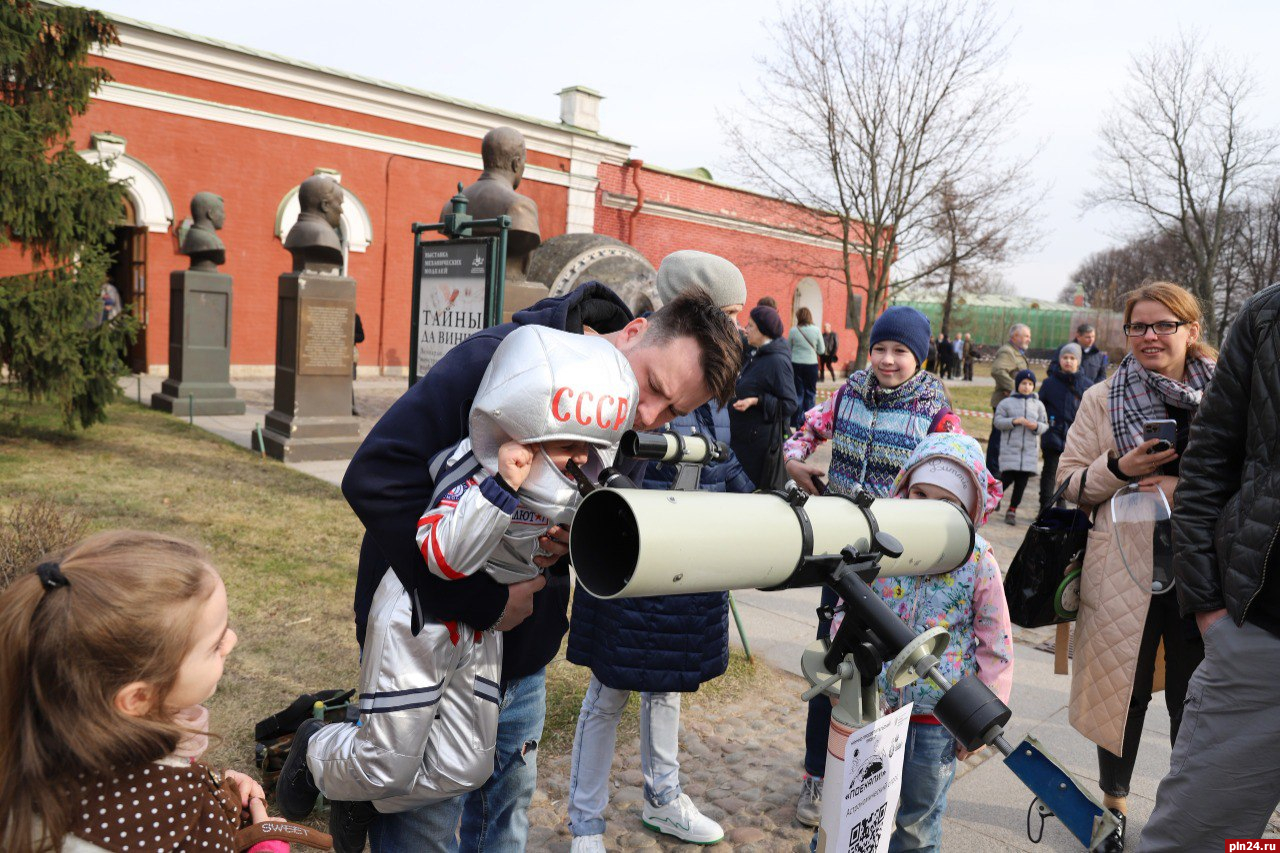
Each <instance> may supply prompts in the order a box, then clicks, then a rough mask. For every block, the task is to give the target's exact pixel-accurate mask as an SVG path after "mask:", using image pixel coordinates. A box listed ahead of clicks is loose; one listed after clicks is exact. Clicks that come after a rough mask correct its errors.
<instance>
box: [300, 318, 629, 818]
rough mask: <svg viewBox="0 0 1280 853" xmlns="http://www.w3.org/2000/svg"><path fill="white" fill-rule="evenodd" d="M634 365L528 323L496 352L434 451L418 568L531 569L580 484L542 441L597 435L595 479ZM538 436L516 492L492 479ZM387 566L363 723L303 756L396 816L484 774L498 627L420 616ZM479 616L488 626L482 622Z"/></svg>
mask: <svg viewBox="0 0 1280 853" xmlns="http://www.w3.org/2000/svg"><path fill="white" fill-rule="evenodd" d="M637 399H638V389H637V386H636V380H635V376H634V375H633V374H632V372H631V367H630V365H628V364H627V361H626V359H625V358H624V357H623V356H622V354H621V353H620V352H618V350H617V349H616V348H615V347H614V346H613V345H612V344H610V343H609V342H607V341H605V340H603V339H602V338H594V337H586V336H583V335H574V334H570V333H568V332H560V331H556V330H554V329H548V328H545V327H542V326H523V327H521V328H519V329H516V330H515V331H513V332H512V333H511V334H509V335H508V336H507V337H506V338H505V339H504V340H503V341H502V343H501V344H499V345H498V348H497V350H495V351H494V354H493V359H492V360H491V361H490V364H489V368H488V370H486V371H485V374H484V378H483V379H482V380H481V382H480V388H479V390H478V391H477V393H476V397H475V401H474V403H473V404H472V407H471V415H470V435H469V437H468V438H466V439H463V440H462V441H461V442H459V443H458V444H457V445H455V446H453V447H451V448H447V449H445V450H443V451H441V452H440V453H438V454H437V455H436V456H435V457H434V458H433V459H432V461H431V466H430V472H431V476H432V479H433V481H434V483H435V489H434V491H433V495H432V501H431V506H430V507H428V508H427V510H426V512H424V514H423V516H422V520H421V521H419V525H418V546H419V548H420V549H421V551H422V554H423V561H424V565H423V570H424V571H431V572H432V573H434V574H436V575H438V576H439V577H442V578H445V579H450V580H451V579H457V578H464V577H467V576H469V575H471V574H473V573H475V572H477V571H485V572H488V573H489V574H490V575H491V576H492V577H493V578H494V579H495V580H497V581H498V582H500V583H506V584H511V583H517V582H520V581H524V580H529V579H531V578H533V577H535V576H536V575H537V574H538V573H539V572H540V571H541V569H540V568H539V567H538V566H537V565H535V563H534V558H535V557H537V556H539V555H540V554H541V553H542V552H541V551H540V549H539V546H538V538H539V537H540V536H542V535H543V534H544V533H546V532H547V530H548V529H550V528H551V527H552V526H554V525H556V524H567V523H568V522H569V521H570V519H571V518H572V516H573V511H574V509H575V508H576V507H577V504H578V500H579V495H578V491H577V489H576V487H575V485H574V483H573V481H572V480H571V479H570V478H569V477H568V476H567V475H566V474H565V473H564V472H563V471H559V470H557V469H556V467H555V465H554V464H553V463H552V461H551V459H550V457H548V456H547V454H546V451H545V450H544V449H543V448H542V446H541V443H542V442H546V441H556V440H573V441H585V442H587V443H589V444H590V445H592V452H591V454H590V458H589V461H588V463H587V464H586V465H584V466H583V470H584V471H585V472H586V473H587V475H588V476H590V477H592V478H593V480H594V478H595V476H596V475H598V473H599V472H600V471H602V470H603V469H604V468H605V467H606V466H608V465H609V464H610V463H611V462H612V461H613V455H614V448H615V447H616V445H617V443H618V440H619V439H620V438H621V437H622V434H623V433H624V432H626V431H627V430H628V429H630V428H631V425H632V422H633V421H634V418H635V408H636V403H637ZM512 439H514V440H516V441H519V442H520V443H522V444H538V449H537V451H536V452H535V453H534V459H533V463H532V464H531V466H530V470H529V474H528V476H527V477H526V479H525V481H524V483H523V484H522V485H521V486H520V488H519V489H518V490H516V491H515V492H514V493H512V491H511V490H510V487H509V486H507V485H506V484H505V483H504V482H502V480H501V478H499V477H495V476H494V472H496V471H497V470H498V449H499V448H500V447H501V446H502V444H503V443H504V442H506V441H508V440H512ZM415 610H416V612H417V613H418V614H419V615H420V616H421V614H423V612H424V611H423V608H422V606H421V602H414V601H411V600H410V596H409V594H408V593H407V592H406V591H405V589H404V587H403V586H402V585H401V584H400V581H399V580H398V579H397V578H396V575H395V572H391V571H388V572H386V573H385V574H384V575H383V577H382V582H381V584H380V585H379V587H378V590H377V592H376V593H375V595H374V598H373V605H372V608H371V610H370V613H369V627H368V630H367V632H366V634H365V645H364V656H363V658H362V661H361V666H360V718H359V723H358V724H355V725H352V724H334V725H329V726H325V727H324V728H322V729H320V730H319V731H318V732H316V733H315V735H313V737H312V739H311V742H310V743H309V744H308V749H307V766H308V768H309V769H310V771H311V774H312V776H313V778H314V779H315V782H316V785H317V787H319V789H320V790H321V791H322V792H323V793H324V795H325V796H327V797H329V798H330V799H333V800H343V801H373V803H374V806H375V807H376V808H377V809H378V811H380V812H383V813H392V812H399V811H407V810H409V809H414V808H418V807H420V806H423V805H425V804H427V803H432V802H436V801H439V800H444V799H448V798H451V797H454V796H457V795H459V794H462V793H465V792H467V791H471V790H475V789H476V788H478V787H480V786H481V785H483V784H484V782H485V781H486V780H487V779H488V778H489V776H490V775H491V774H492V772H493V757H494V745H495V741H496V738H497V726H498V701H499V692H498V691H499V687H498V682H499V678H500V676H501V670H502V635H501V634H500V633H498V632H496V631H493V630H477V629H476V628H475V627H474V626H467V625H462V624H459V623H454V622H436V621H433V620H431V619H430V618H429V617H428V618H422V619H420V621H421V623H422V630H421V631H420V632H419V633H418V634H416V635H415V634H414V633H413V630H412V628H413V623H414V618H413V617H414V612H415ZM486 627H487V626H486Z"/></svg>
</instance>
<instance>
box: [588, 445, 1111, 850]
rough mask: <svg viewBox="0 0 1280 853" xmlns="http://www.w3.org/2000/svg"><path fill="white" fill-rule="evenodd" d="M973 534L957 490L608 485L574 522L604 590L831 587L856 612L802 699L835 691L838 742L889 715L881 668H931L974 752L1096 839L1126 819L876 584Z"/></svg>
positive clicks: (816, 655) (949, 713) (829, 800)
mask: <svg viewBox="0 0 1280 853" xmlns="http://www.w3.org/2000/svg"><path fill="white" fill-rule="evenodd" d="M653 446H654V448H655V449H654V451H653V452H657V450H656V443H655V444H654V445H653ZM624 452H625V449H624ZM974 545H975V532H974V528H973V524H972V521H971V520H970V518H969V516H968V515H967V514H966V513H965V512H964V511H963V510H961V509H960V508H959V507H957V506H956V505H955V504H952V503H950V502H948V501H928V500H875V499H873V498H872V497H871V496H870V495H868V494H867V493H866V492H862V491H859V492H856V493H855V494H853V495H850V496H844V495H829V496H822V497H811V496H809V495H806V494H804V493H803V492H800V491H799V490H798V489H796V488H794V486H792V487H791V488H790V489H788V490H787V491H785V492H782V491H779V492H767V493H755V494H750V495H743V494H722V493H711V492H696V491H694V492H690V491H678V490H676V491H656V490H640V489H628V488H596V489H595V490H594V491H592V492H591V493H590V494H588V495H587V496H586V497H585V498H583V500H582V503H581V504H580V505H579V507H578V510H577V513H576V515H575V517H574V521H573V525H572V527H571V528H570V532H569V557H570V562H571V563H572V565H573V568H574V571H575V572H576V574H577V577H578V582H579V583H581V584H582V587H583V588H584V589H585V590H586V591H587V592H588V593H589V594H591V595H593V596H596V597H597V598H606V599H608V598H634V597H642V596H654V595H682V594H687V593H695V592H718V591H730V590H735V589H753V588H755V589H762V590H778V589H787V588H793V587H805V586H817V585H820V584H825V585H827V586H829V587H830V588H832V589H833V590H835V591H836V592H837V593H839V595H840V596H841V598H842V599H843V602H844V603H843V605H842V607H843V609H844V611H845V618H844V620H843V622H842V623H841V625H840V628H839V630H838V631H837V632H836V636H835V637H834V638H833V639H832V640H831V641H829V642H828V641H826V640H821V641H818V642H816V643H814V644H812V645H811V646H809V647H808V648H807V649H806V650H805V652H804V654H803V656H802V659H801V670H802V671H803V673H804V675H805V677H806V678H807V679H808V680H809V683H810V684H811V685H813V686H812V687H811V688H810V689H809V690H808V691H806V693H805V694H804V695H803V697H802V698H804V699H805V700H809V699H811V698H813V697H815V696H817V695H819V694H826V695H829V696H831V697H832V699H833V701H835V702H836V704H835V707H834V708H833V710H832V718H831V731H832V740H831V742H832V743H833V744H841V745H842V744H843V743H844V742H847V740H848V738H849V736H850V735H851V734H852V733H853V732H854V730H856V729H857V728H859V727H861V726H863V725H866V724H868V723H871V722H874V721H875V720H876V719H878V718H879V716H880V705H879V695H878V690H877V687H876V679H877V677H878V676H879V674H880V672H881V670H882V669H885V667H886V665H887V667H888V668H887V678H888V679H889V681H890V682H891V683H893V684H894V685H896V686H898V687H902V686H905V685H906V684H909V683H910V682H912V681H914V680H916V679H920V678H927V679H929V680H930V681H932V682H933V683H934V684H936V685H937V686H938V688H939V689H940V690H941V691H942V692H943V696H942V698H941V699H940V700H939V701H938V703H937V705H936V706H935V708H934V712H933V713H934V716H935V717H937V719H938V721H939V722H941V723H942V725H943V726H944V727H945V728H946V729H947V731H949V732H950V733H951V734H952V736H954V737H955V739H956V740H957V741H958V742H959V743H960V744H962V745H963V746H964V747H965V748H966V749H968V750H970V751H972V750H975V749H978V748H979V747H981V746H984V745H991V746H994V747H995V748H996V749H998V750H999V751H1000V752H1001V753H1002V754H1003V755H1004V756H1005V765H1006V766H1007V767H1009V769H1010V770H1012V771H1013V773H1014V774H1015V775H1016V776H1017V777H1018V778H1019V779H1020V780H1022V782H1023V783H1024V784H1026V785H1027V787H1028V788H1030V789H1031V791H1032V792H1033V793H1034V794H1035V795H1036V799H1035V800H1034V801H1033V802H1032V806H1033V807H1034V808H1036V809H1037V810H1038V813H1039V815H1040V817H1041V820H1042V821H1043V820H1044V819H1045V818H1047V817H1049V816H1056V817H1057V818H1058V819H1059V820H1060V821H1061V822H1062V823H1063V825H1064V826H1066V828H1067V829H1068V830H1069V831H1070V832H1071V833H1072V834H1073V835H1075V836H1076V838H1077V839H1078V840H1080V841H1081V843H1082V844H1084V845H1085V847H1086V848H1087V849H1089V850H1093V849H1095V848H1096V847H1097V846H1098V845H1099V844H1101V843H1102V841H1103V840H1104V839H1105V838H1106V836H1107V835H1108V834H1109V833H1110V832H1111V831H1112V829H1113V828H1114V827H1115V825H1116V819H1115V817H1114V816H1113V815H1112V814H1111V812H1110V811H1108V810H1106V809H1104V808H1103V807H1102V804H1101V803H1100V802H1098V800H1097V799H1096V798H1095V797H1094V796H1093V795H1092V794H1090V793H1089V792H1087V791H1085V789H1084V788H1083V787H1082V786H1081V785H1080V784H1079V783H1078V782H1077V781H1076V780H1075V779H1074V777H1072V776H1071V775H1070V773H1068V772H1067V771H1066V770H1065V768H1063V767H1062V766H1061V764H1059V763H1058V762H1057V761H1055V760H1054V759H1053V758H1052V757H1051V756H1049V755H1048V754H1047V753H1046V752H1045V751H1044V750H1043V748H1042V747H1041V746H1040V745H1039V743H1037V742H1036V740H1035V738H1032V737H1028V738H1026V739H1025V740H1023V741H1022V742H1021V743H1020V744H1018V746H1017V747H1016V748H1015V747H1013V746H1011V745H1010V744H1009V742H1008V741H1007V740H1006V739H1005V737H1004V726H1005V725H1006V724H1007V723H1008V722H1009V719H1010V717H1011V716H1012V711H1010V709H1009V708H1008V706H1006V705H1005V704H1004V702H1002V701H1001V700H1000V699H999V697H997V696H996V695H995V694H994V693H992V692H991V690H990V688H988V687H987V686H986V685H985V684H983V683H982V682H981V681H980V680H979V679H978V678H977V676H975V675H970V676H966V677H964V678H962V679H960V680H959V681H958V682H955V683H952V682H951V681H950V680H949V679H948V678H947V677H946V676H945V675H944V674H943V673H942V672H941V670H940V669H939V663H940V658H941V656H942V654H943V652H944V650H945V649H946V647H947V644H948V643H949V641H950V637H949V635H948V633H947V631H946V630H945V629H943V628H941V627H934V628H931V629H929V630H927V631H925V632H924V633H922V634H920V635H918V636H917V635H916V634H915V633H914V632H913V631H912V630H911V629H910V628H909V627H907V625H906V624H905V623H904V622H903V621H902V620H901V619H899V618H898V616H897V615H896V614H895V613H894V612H893V611H892V610H891V609H889V607H888V605H886V604H885V602H884V601H883V600H882V599H881V598H880V596H879V594H878V593H876V592H875V590H873V589H872V588H871V587H870V586H869V583H870V582H871V581H873V580H875V579H876V578H880V577H889V576H902V575H928V574H940V573H943V572H947V571H951V570H953V569H956V568H959V567H960V566H962V565H964V564H965V563H966V562H968V560H969V558H970V556H971V555H972V554H973V549H974ZM843 765H844V750H843V747H842V746H841V748H840V749H836V748H834V747H832V748H828V750H827V769H826V773H825V779H826V782H825V783H824V785H827V786H832V788H831V789H830V790H826V791H824V793H823V797H822V802H823V814H822V822H821V831H820V838H819V844H820V846H819V849H820V850H836V849H841V850H842V849H843V848H840V847H839V841H838V840H836V839H834V835H835V834H836V833H835V829H836V828H837V827H839V825H840V808H841V804H842V803H843V799H844V798H843V796H842V793H843V792H842V790H841V788H842V786H843V780H844V766H843ZM1029 828H1030V814H1028V830H1029ZM824 836H825V837H824Z"/></svg>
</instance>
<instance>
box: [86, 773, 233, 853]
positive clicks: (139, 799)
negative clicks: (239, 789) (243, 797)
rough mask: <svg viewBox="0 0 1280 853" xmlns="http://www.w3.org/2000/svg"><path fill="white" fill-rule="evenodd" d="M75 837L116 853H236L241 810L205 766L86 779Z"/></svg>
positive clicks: (231, 793) (226, 789)
mask: <svg viewBox="0 0 1280 853" xmlns="http://www.w3.org/2000/svg"><path fill="white" fill-rule="evenodd" d="M76 788H77V790H75V791H73V795H74V796H75V797H76V803H77V805H76V807H75V808H74V809H73V810H72V814H71V822H70V826H69V828H68V831H69V833H70V834H71V835H74V836H75V837H77V838H79V839H82V840H84V841H87V842H89V843H91V844H96V845H97V846H99V847H101V848H103V849H104V850H110V851H112V853H138V851H146V853H235V849H236V848H235V832H236V830H237V829H238V828H239V825H240V819H239V816H240V804H239V800H238V799H237V797H236V796H235V794H234V791H233V790H232V788H231V786H230V785H229V784H228V785H225V786H224V783H223V780H222V778H221V776H220V775H219V774H216V773H214V771H212V770H210V769H209V768H208V767H206V766H205V765H203V764H191V765H188V766H182V767H174V766H168V765H163V764H145V765H143V766H141V767H136V768H133V769H130V770H127V771H123V772H119V773H116V774H114V776H111V777H95V776H88V775H86V776H82V777H81V778H80V779H79V780H78V783H77V785H76Z"/></svg>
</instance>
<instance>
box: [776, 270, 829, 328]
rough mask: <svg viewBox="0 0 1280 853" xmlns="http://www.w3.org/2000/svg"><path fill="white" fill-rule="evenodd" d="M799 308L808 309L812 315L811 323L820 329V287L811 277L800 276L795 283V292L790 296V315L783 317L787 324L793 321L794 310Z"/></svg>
mask: <svg viewBox="0 0 1280 853" xmlns="http://www.w3.org/2000/svg"><path fill="white" fill-rule="evenodd" d="M801 308H808V309H809V313H810V314H812V315H813V324H814V325H815V326H817V327H818V328H819V329H821V328H822V288H821V287H820V286H819V285H818V283H817V282H816V281H814V280H813V279H811V278H802V279H800V283H799V284H797V285H796V289H795V293H794V294H792V297H791V316H790V317H789V318H784V319H785V320H786V321H787V325H788V326H789V325H791V324H792V323H794V322H795V319H796V312H797V311H799V310H800V309H801Z"/></svg>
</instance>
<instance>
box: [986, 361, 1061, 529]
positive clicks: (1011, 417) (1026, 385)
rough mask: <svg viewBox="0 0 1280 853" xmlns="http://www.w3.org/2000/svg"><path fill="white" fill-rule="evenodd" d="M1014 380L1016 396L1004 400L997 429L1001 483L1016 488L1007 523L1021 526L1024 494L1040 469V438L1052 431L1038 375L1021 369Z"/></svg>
mask: <svg viewBox="0 0 1280 853" xmlns="http://www.w3.org/2000/svg"><path fill="white" fill-rule="evenodd" d="M1013 381H1014V388H1015V390H1014V392H1013V394H1011V395H1009V396H1008V397H1006V398H1004V399H1003V400H1001V401H1000V403H999V405H997V406H996V416H995V428H996V429H998V430H999V431H1000V482H1001V483H1002V484H1004V487H1005V489H1006V490H1007V489H1008V488H1009V486H1010V485H1011V484H1012V486H1013V496H1012V497H1011V498H1010V499H1009V511H1008V512H1006V513H1005V516H1004V523H1005V524H1016V523H1017V512H1018V504H1019V503H1021V502H1022V493H1023V492H1024V491H1026V488H1027V481H1028V480H1030V479H1031V475H1032V474H1034V473H1035V472H1036V471H1037V470H1038V469H1039V467H1040V466H1039V462H1040V455H1039V452H1038V450H1039V449H1038V444H1039V443H1038V442H1037V441H1036V439H1037V438H1038V437H1039V436H1041V435H1044V433H1046V432H1048V431H1049V415H1048V413H1046V412H1045V410H1044V403H1041V402H1040V398H1039V397H1037V396H1036V393H1035V391H1036V375H1035V374H1034V373H1032V372H1031V371H1030V370H1019V371H1018V372H1017V374H1016V375H1015V376H1014V377H1013Z"/></svg>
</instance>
